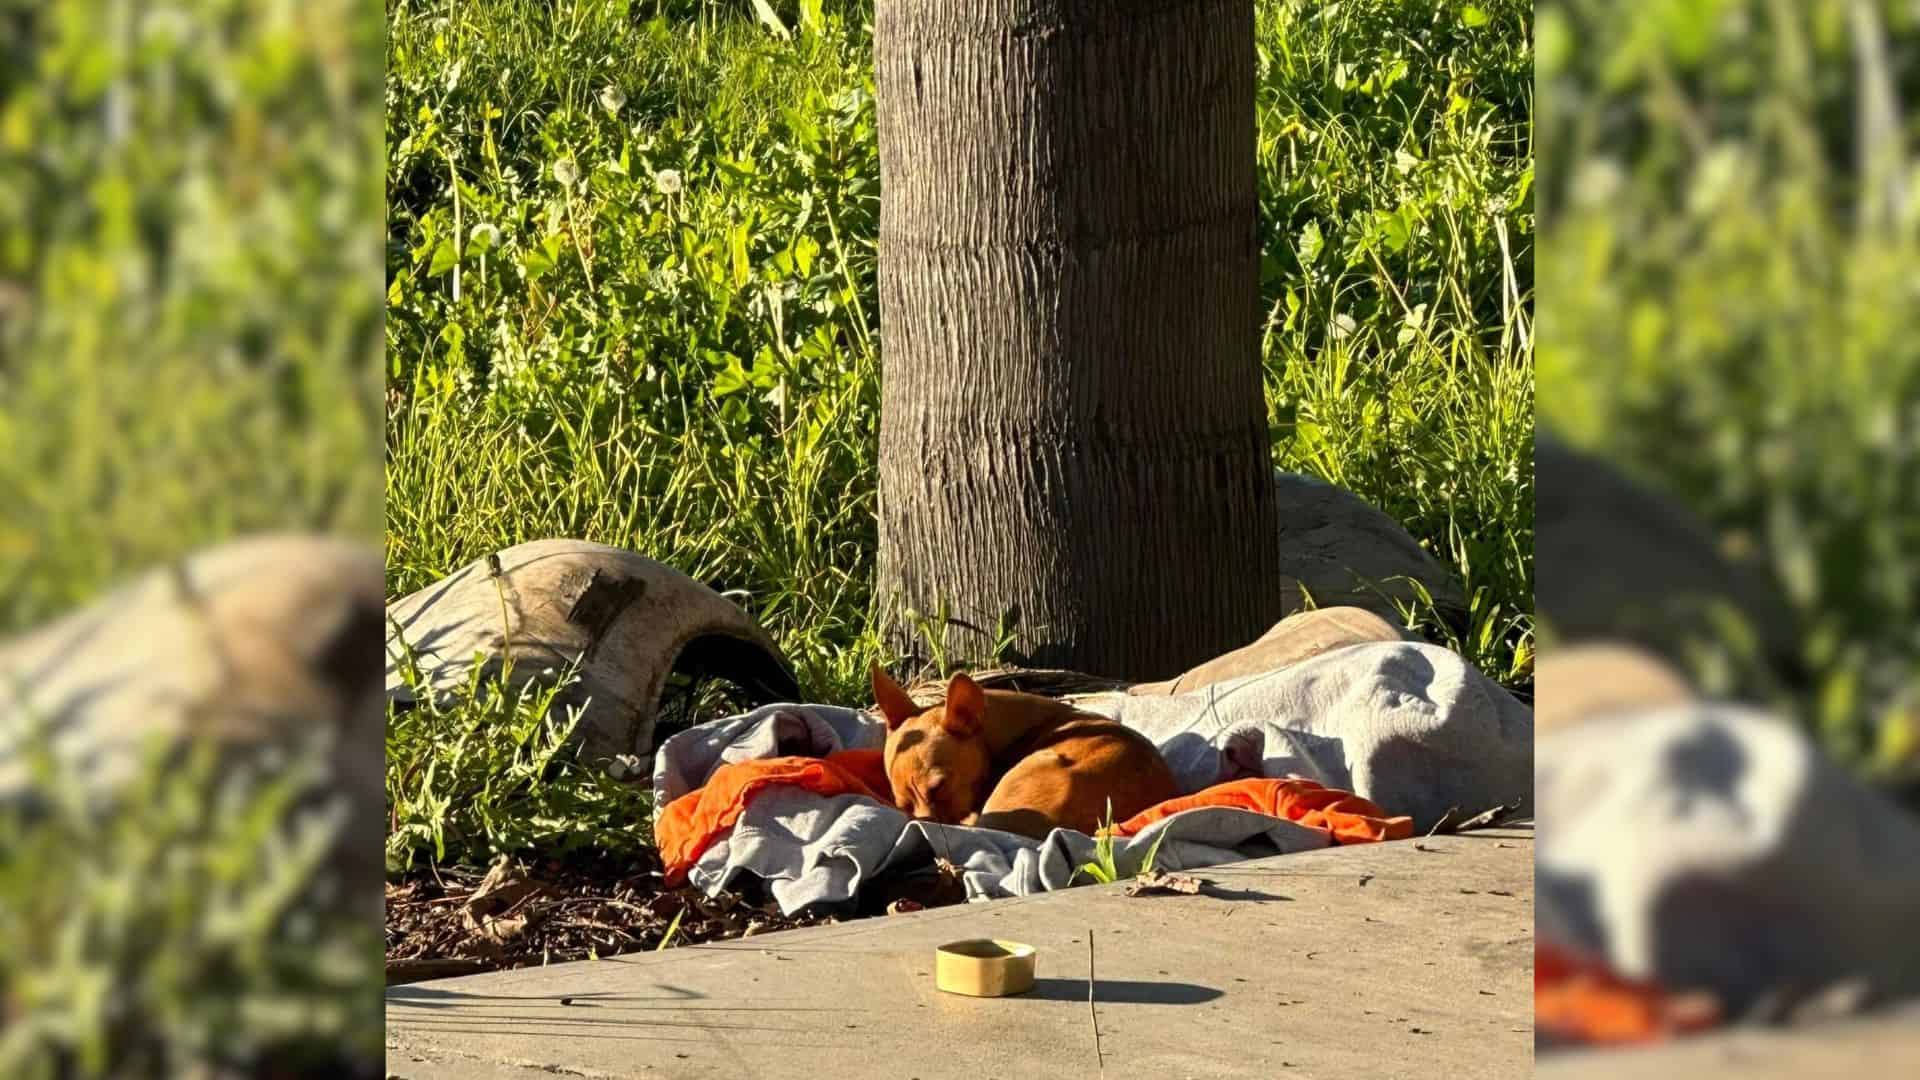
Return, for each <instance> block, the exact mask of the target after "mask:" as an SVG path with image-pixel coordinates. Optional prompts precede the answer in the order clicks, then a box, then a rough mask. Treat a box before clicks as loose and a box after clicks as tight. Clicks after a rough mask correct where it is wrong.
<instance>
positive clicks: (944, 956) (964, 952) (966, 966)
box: [933, 938, 1034, 997]
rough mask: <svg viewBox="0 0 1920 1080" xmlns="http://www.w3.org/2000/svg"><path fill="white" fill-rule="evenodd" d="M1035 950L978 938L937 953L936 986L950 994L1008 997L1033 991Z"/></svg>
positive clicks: (954, 943) (934, 975) (934, 962)
mask: <svg viewBox="0 0 1920 1080" xmlns="http://www.w3.org/2000/svg"><path fill="white" fill-rule="evenodd" d="M1033 962H1034V951H1033V946H1031V945H1023V944H1021V943H1020V942H1018V941H999V940H990V939H987V938H976V939H973V940H970V941H953V942H948V943H947V944H945V945H942V946H940V948H938V949H937V950H935V951H934V957H933V984H934V985H935V986H936V987H939V988H940V989H941V990H944V991H946V992H947V993H949V994H965V995H967V996H968V997H1006V996H1007V995H1008V994H1024V993H1026V992H1027V991H1029V990H1031V989H1033Z"/></svg>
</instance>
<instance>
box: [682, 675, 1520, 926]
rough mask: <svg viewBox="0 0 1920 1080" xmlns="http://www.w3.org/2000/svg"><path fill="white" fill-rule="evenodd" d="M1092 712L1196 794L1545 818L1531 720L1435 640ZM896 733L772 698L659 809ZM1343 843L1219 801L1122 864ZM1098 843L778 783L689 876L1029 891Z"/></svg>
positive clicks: (716, 729) (703, 882) (1175, 863)
mask: <svg viewBox="0 0 1920 1080" xmlns="http://www.w3.org/2000/svg"><path fill="white" fill-rule="evenodd" d="M1076 703H1077V704H1078V705H1079V706H1080V707H1081V708H1083V709H1086V710H1087V711H1089V712H1095V713H1100V714H1102V715H1105V716H1110V717H1113V718H1114V719H1116V720H1118V721H1119V722H1121V723H1123V724H1126V725H1128V726H1129V727H1132V728H1134V729H1135V730H1137V731H1139V732H1141V733H1142V734H1144V735H1146V736H1147V737H1148V738H1150V739H1152V740H1153V741H1154V742H1155V744H1156V745H1158V746H1159V747H1160V749H1161V753H1162V754H1163V755H1165V756H1166V758H1167V760H1168V763H1169V764H1170V765H1172V766H1173V769H1174V774H1175V776H1176V778H1177V779H1178V780H1179V782H1180V786H1181V789H1182V791H1183V792H1185V793H1192V792H1196V791H1199V790H1201V789H1203V788H1206V787H1209V786H1211V785H1213V784H1216V783H1219V782H1222V781H1226V780H1233V779H1238V778H1241V777H1246V776H1276V777H1284V776H1304V777H1308V778H1310V779H1314V780H1318V781H1320V782H1321V783H1323V784H1325V785H1327V786H1328V787H1336V788H1342V789H1346V790H1349V791H1353V792H1355V793H1356V794H1359V795H1361V796H1362V797H1364V798H1368V799H1371V800H1373V801H1374V802H1376V803H1378V804H1379V805H1380V806H1381V807H1383V808H1384V809H1385V810H1386V811H1387V812H1388V813H1390V814H1407V815H1411V816H1412V817H1413V819H1414V825H1415V827H1416V828H1417V829H1421V830H1425V829H1427V828H1431V827H1432V826H1433V825H1434V824H1435V823H1437V822H1438V821H1439V820H1440V819H1441V818H1442V817H1443V816H1444V815H1446V814H1448V813H1449V812H1451V813H1452V814H1453V815H1454V819H1455V820H1459V819H1461V818H1464V817H1466V816H1470V815H1472V814H1474V813H1477V812H1479V811H1481V810H1486V809H1491V808H1493V807H1495V806H1502V805H1505V806H1511V807H1515V808H1517V809H1519V810H1520V811H1522V812H1526V811H1528V810H1530V809H1531V804H1532V795H1533V716H1532V712H1531V710H1529V709H1528V708H1527V707H1526V706H1525V705H1523V704H1521V703H1520V702H1519V701H1517V700H1515V699H1514V698H1513V697H1512V696H1511V695H1509V694H1507V693H1506V692H1505V691H1504V690H1502V689H1501V688H1500V687H1499V686H1498V685H1496V684H1495V683H1493V682H1491V681H1490V680H1488V679H1487V678H1486V677H1485V676H1482V675H1481V674H1480V673H1479V672H1477V671H1475V670H1474V669H1473V668H1472V667H1471V666H1469V665H1468V664H1467V663H1466V662H1465V661H1464V660H1462V659H1461V658H1460V657H1459V656H1457V655H1455V654H1453V653H1451V652H1448V651H1447V650H1445V649H1441V648H1437V647H1435V646H1431V645H1423V644H1415V643H1406V642H1391V643H1388V642H1379V643H1369V644H1365V645H1355V646H1351V647H1348V648H1344V649H1338V650H1335V651H1333V652H1329V653H1325V654H1323V655H1321V656H1318V657H1315V658H1314V659H1312V660H1309V661H1306V662H1304V663H1301V664H1298V665H1295V666H1292V667H1288V668H1286V669H1283V670H1280V671H1274V672H1268V673H1265V674H1261V675H1255V676H1250V677H1247V678H1243V679H1237V680H1233V681H1231V682H1225V683H1218V684H1215V685H1213V686H1210V687H1207V688H1205V689H1203V690H1199V691H1196V692H1194V693H1190V694H1179V695H1173V696H1168V697H1149V696H1141V697H1129V696H1127V695H1124V694H1109V695H1098V696H1095V697H1090V698H1084V699H1081V700H1079V701H1078V702H1076ZM885 730H886V729H885V726H884V725H883V724H882V723H881V721H880V720H878V719H877V718H872V717H869V716H867V715H865V714H863V713H861V712H858V711H856V710H853V709H846V708H839V707H836V706H830V705H768V706H765V707H762V708H760V709H757V710H755V711H753V712H751V713H747V714H745V715H742V716H734V717H728V718H725V719H722V720H716V721H713V722H711V723H708V724H703V725H701V726H699V727H696V728H692V729H689V730H687V731H684V732H681V733H680V734H678V735H675V736H674V737H673V738H671V739H669V740H667V741H666V743H664V744H663V745H662V746H661V747H660V750H659V752H658V754H657V755H656V757H655V763H654V794H655V797H656V800H657V805H659V806H662V807H664V806H665V805H666V804H667V803H668V802H670V801H672V800H673V799H675V798H678V797H679V796H681V795H684V794H686V793H687V792H689V791H692V790H694V789H696V788H698V787H700V786H701V785H703V784H705V783H706V781H707V778H708V777H710V776H711V775H712V774H713V772H714V770H716V769H718V768H719V767H720V766H721V765H724V764H729V763H732V762H737V761H748V760H754V759H758V758H768V757H779V756H786V755H795V754H802V755H815V756H818V755H824V754H828V753H833V752H835V751H839V750H845V749H859V748H878V747H879V746H881V745H882V744H883V743H884V741H885ZM1163 833H1164V834H1166V836H1165V839H1164V841H1162V834H1163ZM1331 842H1332V839H1331V837H1330V836H1329V835H1328V834H1327V833H1326V831H1324V830H1321V829H1315V828H1308V827H1306V826H1302V825H1297V824H1295V823H1293V822H1289V821H1284V820H1281V819H1278V818H1273V817H1268V816H1266V815H1263V814H1256V813H1251V812H1248V811H1244V810H1235V809H1227V808H1213V807H1209V808H1201V809H1195V810H1189V811H1187V812H1185V813H1182V814H1179V815H1176V816H1174V817H1172V818H1168V819H1166V820H1164V821H1161V822H1157V823H1155V824H1154V825H1153V826H1152V827H1150V828H1148V829H1146V830H1144V831H1143V832H1141V833H1140V834H1139V835H1137V836H1134V837H1131V838H1128V839H1125V840H1121V841H1117V842H1116V844H1115V860H1114V861H1115V864H1116V867H1117V868H1118V869H1119V871H1120V873H1121V874H1122V875H1123V876H1130V875H1131V874H1133V873H1135V872H1137V871H1138V870H1139V868H1140V866H1141V864H1142V863H1143V862H1144V860H1145V858H1146V855H1147V852H1148V851H1149V850H1150V849H1152V848H1153V847H1154V845H1155V844H1156V843H1159V845H1160V846H1159V849H1158V852H1157V855H1156V857H1155V866H1156V868H1158V869H1163V870H1181V869H1191V868H1194V867H1199V866H1208V865H1214V864H1218V863H1222V862H1229V861H1233V860H1235V859H1242V858H1252V857H1257V856H1261V855H1270V854H1282V853H1290V852H1294V851H1301V850H1306V849H1309V848H1318V847H1325V846H1327V845H1328V844H1330V843H1331ZM1094 845H1095V841H1094V839H1093V838H1092V837H1090V836H1087V835H1086V834H1084V833H1081V832H1077V831H1074V830H1068V829H1056V830H1054V832H1053V833H1052V834H1050V835H1049V836H1048V837H1047V838H1046V839H1045V840H1042V841H1034V840H1032V839H1030V838H1027V837H1024V836H1016V835H1014V834H1011V833H1004V832H999V831H996V830H991V829H978V828H965V827H959V826H943V825H935V824H930V823H927V822H917V821H912V820H910V819H909V818H908V817H907V816H906V815H904V814H902V813H900V812H899V811H898V810H895V809H894V808H893V807H890V806H882V805H879V804H877V803H875V802H873V801H872V800H870V799H865V798H861V797H858V796H850V795H849V796H840V797H836V798H827V797H823V796H820V795H817V794H814V793H812V792H808V791H803V790H801V789H798V788H793V787H778V788H774V789H771V790H769V791H766V792H763V793H762V794H761V795H759V796H758V797H757V798H755V799H754V800H753V801H752V802H751V803H749V804H748V806H747V808H746V811H745V813H744V814H743V815H742V816H741V818H740V821H739V822H738V824H737V825H735V827H734V829H733V831H732V832H731V833H730V834H729V835H728V836H727V837H726V838H724V839H723V840H721V841H719V842H718V843H716V844H714V845H713V846H712V847H711V848H709V849H708V850H707V851H706V853H705V854H704V855H703V856H702V858H701V859H700V861H699V864H698V865H697V866H696V867H695V868H694V869H693V870H692V871H691V873H690V879H691V880H692V881H693V882H694V883H695V884H696V885H697V886H699V887H701V888H702V889H704V890H706V891H708V892H717V891H718V890H720V889H722V888H724V887H725V886H726V885H727V884H728V883H729V882H731V881H732V880H733V878H734V877H735V876H736V875H738V874H743V873H744V874H752V875H755V876H757V877H759V878H761V879H764V880H765V881H766V882H767V884H768V885H769V887H770V891H771V893H772V895H773V897H774V898H775V899H776V900H777V901H778V902H779V904H780V906H781V909H782V910H783V911H786V912H789V913H791V912H793V911H796V910H798V909H800V908H802V907H805V906H808V905H811V904H816V903H838V902H843V901H847V900H851V899H853V898H854V897H855V896H856V895H858V893H859V891H860V889H861V888H862V887H863V886H864V885H865V884H866V883H868V882H870V881H872V880H873V879H875V878H877V877H880V876H883V875H891V874H904V873H912V872H916V871H919V870H923V869H925V868H926V867H928V866H929V865H930V864H931V863H932V862H933V860H934V859H935V858H937V857H943V858H946V859H948V860H950V861H951V862H953V863H954V864H956V865H958V866H959V867H960V868H961V869H962V871H963V874H964V878H965V882H966V887H967V891H968V894H969V897H971V898H982V897H1001V896H1022V895H1027V894H1030V893H1036V892H1044V891H1048V890H1051V889H1057V888H1063V887H1065V886H1067V885H1069V884H1080V883H1084V882H1086V881H1087V880H1089V879H1088V878H1087V877H1086V876H1085V875H1084V874H1077V873H1076V867H1078V866H1080V865H1082V864H1083V863H1086V862H1088V861H1089V860H1091V859H1092V857H1093V853H1094Z"/></svg>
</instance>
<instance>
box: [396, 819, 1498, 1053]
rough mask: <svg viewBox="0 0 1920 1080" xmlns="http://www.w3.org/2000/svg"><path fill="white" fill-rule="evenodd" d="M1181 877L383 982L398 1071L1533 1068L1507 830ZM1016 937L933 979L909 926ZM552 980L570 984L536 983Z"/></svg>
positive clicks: (933, 934) (957, 934) (923, 946)
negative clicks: (1090, 994)
mask: <svg viewBox="0 0 1920 1080" xmlns="http://www.w3.org/2000/svg"><path fill="white" fill-rule="evenodd" d="M1197 873H1198V874H1199V875H1200V876H1202V877H1204V878H1207V879H1209V880H1210V881H1211V882H1213V887H1212V888H1210V889H1209V891H1208V892H1207V893H1205V894H1203V895H1199V896H1154V897H1127V896H1125V895H1124V894H1123V893H1122V891H1121V887H1120V886H1110V887H1086V888H1078V889H1072V890H1068V891H1065V892H1059V893H1052V894H1048V895H1045V896H1036V897H1025V898H1021V899H1017V900H1001V901H995V902H992V903H985V904H969V905H964V906H961V907H953V908H941V909H937V910H934V911H927V912H920V913H917V914H913V915H897V916H893V917H890V918H884V919H868V920H863V921H858V922H851V923H843V924H840V925H836V926H823V927H812V928H808V929H804V930H794V931H788V932H784V933H776V934H767V935H764V936H760V937H754V938H750V939H747V940H744V941H731V942H724V943H718V944H713V945H704V946H693V947H687V948H678V949H670V950H668V951H666V952H663V953H643V954H639V955H633V956H624V957H618V958H613V959H607V960H600V961H586V962H580V963H569V964H556V965H554V966H551V967H547V968H534V969H525V970H521V971H512V972H496V973H493V974H488V975H474V976H468V977H465V978H459V979H443V980H438V981H435V982H426V983H416V984H413V985H410V986H397V987H393V988H391V989H390V990H388V992H387V1068H388V1071H389V1072H390V1073H392V1074H394V1075H397V1076H400V1077H406V1078H408V1080H435V1078H454V1077H459V1078H463V1080H465V1078H479V1080H488V1078H507V1077H520V1078H525V1077H530V1076H533V1075H535V1074H536V1073H548V1074H552V1073H558V1074H561V1075H577V1076H588V1077H626V1076H643V1077H674V1078H681V1077H686V1078H697V1077H727V1078H736V1077H768V1078H776V1077H777V1078H779V1080H793V1078H795V1077H805V1076H827V1077H834V1078H836V1080H864V1078H867V1077H885V1078H887V1080H912V1078H919V1080H938V1078H946V1077H956V1078H965V1080H984V1078H995V1080H1016V1078H1022V1077H1036V1078H1045V1080H1059V1078H1060V1077H1063V1076H1083V1075H1084V1076H1095V1075H1098V1074H1099V1063H1098V1061H1097V1059H1096V1051H1095V1042H1094V1029H1093V1026H1092V1022H1091V1018H1090V1017H1089V1013H1088V1006H1087V975H1088V966H1089V961H1088V955H1087V951H1088V950H1087V946H1088V933H1089V931H1091V932H1092V935H1093V946H1094V956H1093V961H1092V964H1093V971H1094V975H1095V979H1094V983H1095V998H1096V1001H1097V1005H1098V1015H1099V1031H1100V1039H1099V1048H1100V1053H1102V1054H1104V1057H1105V1075H1106V1076H1108V1077H1112V1078H1114V1080H1120V1078H1124V1077H1141V1078H1152V1080H1169V1078H1179V1077H1207V1078H1214V1077H1260V1078H1262V1080H1269V1078H1271V1077H1273V1076H1275V1075H1283V1076H1298V1077H1315V1076H1325V1077H1339V1078H1341V1080H1351V1078H1353V1077H1368V1078H1369V1080H1389V1078H1393V1077H1409V1078H1413V1077H1418V1078H1422V1080H1425V1078H1430V1077H1435V1076H1470V1077H1475V1078H1476V1080H1501V1078H1505V1077H1524V1076H1531V1075H1532V1073H1533V980H1532V971H1533V839H1532V832H1531V830H1530V829H1525V828H1521V829H1505V830H1490V831H1486V832H1476V833H1471V834H1467V835H1464V836H1445V837H1433V838H1430V839H1425V840H1418V841H1402V842H1399V843H1394V844H1379V845H1367V846H1361V847H1350V848H1337V849H1333V850H1329V851H1321V852H1309V853H1303V854H1298V855H1287V856H1281V857H1278V858H1272V859H1262V860H1256V861H1251V862H1244V863H1236V864H1233V865H1229V866H1220V867H1214V868H1210V869H1207V870H1203V871H1198V872H1197ZM972 937H998V938H1011V939H1014V940H1018V941H1024V942H1027V943H1029V944H1031V945H1033V946H1035V947H1036V948H1037V949H1038V953H1039V956H1038V960H1039V982H1038V985H1037V986H1036V987H1035V988H1034V990H1033V991H1032V992H1031V993H1029V994H1026V995H1023V996H1020V997H1013V998H1001V999H990V1000H983V999H974V998H963V997H955V996H951V995H947V994H943V993H941V992H939V991H937V990H935V989H934V986H933V949H934V947H935V946H936V945H939V944H942V943H944V942H948V941H954V940H957V939H961V938H972ZM562 998H570V999H571V1001H572V1004H569V1005H563V1004H561V999H562Z"/></svg>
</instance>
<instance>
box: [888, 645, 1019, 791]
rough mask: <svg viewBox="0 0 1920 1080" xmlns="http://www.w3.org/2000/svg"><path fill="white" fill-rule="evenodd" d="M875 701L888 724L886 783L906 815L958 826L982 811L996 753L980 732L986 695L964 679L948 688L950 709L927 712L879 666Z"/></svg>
mask: <svg viewBox="0 0 1920 1080" xmlns="http://www.w3.org/2000/svg"><path fill="white" fill-rule="evenodd" d="M873 699H874V702H875V703H876V704H877V705H879V707H880V712H881V714H882V715H884V716H885V717H886V718H887V748H886V767H887V780H888V782H889V783H891V784H892V785H893V802H894V805H895V806H897V807H899V808H900V810H901V812H902V813H905V814H910V815H912V816H913V817H915V818H919V819H921V820H923V821H938V822H942V823H945V824H948V825H958V824H960V823H962V822H963V821H965V820H967V819H968V818H969V817H970V816H971V815H972V814H974V813H975V812H976V811H978V810H979V809H980V806H981V804H982V803H983V802H984V801H985V800H986V797H987V782H988V780H989V779H991V775H990V774H991V771H992V756H993V755H992V753H991V751H990V750H989V749H988V748H987V740H986V737H985V735H984V734H983V733H982V730H981V723H982V720H983V718H984V717H985V715H986V710H987V695H986V691H984V690H981V689H980V685H979V684H978V683H976V682H974V681H973V680H972V679H969V678H967V677H966V676H965V675H963V674H961V675H955V676H954V677H953V679H952V680H951V681H950V682H948V683H947V700H946V703H945V704H942V705H935V706H933V707H931V708H922V707H921V706H919V705H916V704H914V703H913V699H912V698H909V697H908V696H907V692H906V691H905V690H902V689H900V686H899V684H897V683H895V682H894V681H893V680H892V679H890V678H888V677H887V673H886V672H884V671H881V670H880V666H879V665H878V664H876V665H874V668H873Z"/></svg>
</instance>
